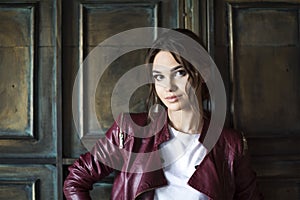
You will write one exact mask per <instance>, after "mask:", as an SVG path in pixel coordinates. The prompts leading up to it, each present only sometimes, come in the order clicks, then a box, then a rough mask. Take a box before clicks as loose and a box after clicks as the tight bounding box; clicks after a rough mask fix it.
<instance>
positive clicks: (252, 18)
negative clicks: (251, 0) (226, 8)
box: [233, 7, 299, 46]
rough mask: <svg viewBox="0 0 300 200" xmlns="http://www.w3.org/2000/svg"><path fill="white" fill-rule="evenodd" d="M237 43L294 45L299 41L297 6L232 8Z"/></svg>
mask: <svg viewBox="0 0 300 200" xmlns="http://www.w3.org/2000/svg"><path fill="white" fill-rule="evenodd" d="M234 11H235V15H234V18H233V20H234V28H235V30H237V31H238V35H235V37H236V39H237V41H236V42H237V43H236V44H237V45H251V46H252V45H254V46H255V45H271V46H277V45H295V44H296V43H298V41H299V26H298V25H299V10H298V8H272V7H271V8H251V7H250V8H244V9H234Z"/></svg>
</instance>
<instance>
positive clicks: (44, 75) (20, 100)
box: [0, 0, 60, 163]
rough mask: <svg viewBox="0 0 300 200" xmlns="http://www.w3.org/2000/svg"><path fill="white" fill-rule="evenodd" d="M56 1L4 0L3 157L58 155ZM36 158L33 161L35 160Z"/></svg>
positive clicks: (0, 25) (0, 11) (0, 73)
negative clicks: (8, 0) (5, 0)
mask: <svg viewBox="0 0 300 200" xmlns="http://www.w3.org/2000/svg"><path fill="white" fill-rule="evenodd" d="M56 3H57V2H56V1H50V0H49V1H42V2H37V1H32V3H28V1H14V2H3V1H2V2H1V3H0V17H1V22H0V57H1V59H0V60H1V61H0V78H1V82H0V101H1V105H0V131H1V134H0V158H4V159H3V160H2V161H3V162H5V158H7V159H9V162H11V160H12V158H15V157H18V158H31V159H33V158H51V159H50V161H49V162H50V163H51V162H52V159H53V158H55V157H56V156H57V146H56V145H57V141H56V137H57V124H58V122H57V121H56V120H57V118H56V117H57V114H58V113H57V100H58V86H57V83H58V80H59V76H58V72H59V69H58V67H59V66H60V63H59V62H58V60H59V55H58V54H59V50H58V49H57V44H58V43H59V37H60V36H59V31H58V29H57V27H58V25H57V23H58V20H57V18H56V17H57V16H56V14H57V12H58V11H57V10H56V9H57V6H56ZM31 161H32V160H31Z"/></svg>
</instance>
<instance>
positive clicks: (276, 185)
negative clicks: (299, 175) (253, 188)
mask: <svg viewBox="0 0 300 200" xmlns="http://www.w3.org/2000/svg"><path fill="white" fill-rule="evenodd" d="M259 182H260V185H259V186H260V188H261V190H263V191H265V193H264V197H265V199H270V200H271V199H272V200H282V199H293V200H296V199H299V197H300V179H293V178H291V179H278V178H267V179H260V180H259Z"/></svg>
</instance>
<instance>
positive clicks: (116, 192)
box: [64, 29, 262, 200]
mask: <svg viewBox="0 0 300 200" xmlns="http://www.w3.org/2000/svg"><path fill="white" fill-rule="evenodd" d="M175 31H177V32H179V33H182V34H184V35H185V36H189V37H191V38H193V39H194V40H195V41H196V42H198V43H200V42H199V41H200V40H199V38H198V37H197V36H196V35H195V34H194V33H192V32H191V31H189V30H185V29H175ZM180 39H181V38H178V37H172V36H170V34H168V33H166V34H164V35H163V36H162V37H160V38H159V39H158V40H157V41H156V42H155V43H154V45H153V48H151V49H150V50H149V52H148V57H147V63H149V65H150V66H149V68H148V69H150V73H151V76H152V78H153V83H152V84H150V95H149V99H148V103H149V109H148V110H149V111H148V113H141V114H121V115H120V117H119V118H118V119H117V120H116V121H115V122H114V124H113V125H112V127H111V128H110V129H109V130H108V131H107V133H106V137H105V138H102V139H100V140H99V141H98V142H97V144H96V145H95V147H94V148H93V150H92V151H91V152H89V153H86V154H84V155H82V156H81V157H80V158H79V159H78V160H77V161H76V162H75V163H74V164H73V165H72V166H70V167H69V172H70V173H69V175H68V177H67V178H66V180H65V183H64V193H65V196H66V198H67V199H90V197H89V190H91V189H92V185H93V183H95V182H96V181H99V180H100V179H102V178H103V177H105V176H107V175H109V174H110V173H112V172H113V171H115V179H114V184H113V188H112V194H111V198H112V199H115V200H120V199H125V200H127V199H128V200H132V199H147V200H148V199H149V200H150V199H151V200H152V199H155V200H165V199H167V200H168V199H180V200H181V199H186V200H188V199H199V200H206V199H207V200H208V199H214V200H218V199H228V200H229V199H242V200H245V199H261V198H262V197H261V196H260V194H259V192H258V189H257V186H256V176H255V173H254V172H253V171H252V170H251V168H250V163H249V156H248V154H247V151H246V146H245V142H243V141H245V140H243V137H242V135H241V134H240V133H239V132H237V131H234V130H230V129H225V128H224V129H223V130H222V131H221V133H220V137H219V138H218V140H217V141H216V144H215V145H214V146H213V148H212V149H211V150H210V149H209V150H210V151H209V152H208V151H207V148H205V147H204V145H203V141H204V138H205V136H206V133H207V130H208V124H209V119H210V117H209V114H208V112H207V111H203V100H205V101H207V100H208V92H207V87H206V85H205V81H204V80H207V79H209V78H211V76H213V74H211V72H210V70H209V67H208V68H204V69H203V70H202V73H201V74H200V73H199V71H198V70H197V68H195V67H194V66H195V63H193V64H191V63H192V62H189V61H187V60H186V59H185V58H183V57H182V56H180V52H181V51H184V49H185V48H187V47H185V45H184V44H183V43H182V42H180V41H179V40H180ZM201 56H203V57H204V59H208V58H209V59H210V57H209V56H208V54H207V53H206V54H204V55H201ZM204 63H205V62H204ZM196 64H197V63H196ZM201 75H202V76H201ZM159 105H161V106H159ZM162 107H163V108H162ZM206 107H207V106H206ZM137 127H139V128H137ZM141 127H142V128H141ZM99 198H101V197H99Z"/></svg>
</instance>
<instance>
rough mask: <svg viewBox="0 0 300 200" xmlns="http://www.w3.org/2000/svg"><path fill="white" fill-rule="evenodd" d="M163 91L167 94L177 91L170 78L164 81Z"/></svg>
mask: <svg viewBox="0 0 300 200" xmlns="http://www.w3.org/2000/svg"><path fill="white" fill-rule="evenodd" d="M165 90H166V91H167V92H175V91H176V90H177V86H176V84H175V82H174V80H173V79H172V78H170V79H168V80H167V81H166V83H165Z"/></svg>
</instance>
